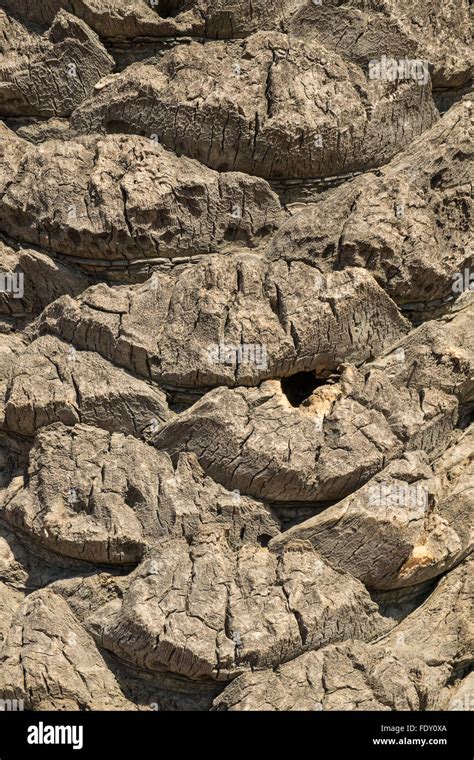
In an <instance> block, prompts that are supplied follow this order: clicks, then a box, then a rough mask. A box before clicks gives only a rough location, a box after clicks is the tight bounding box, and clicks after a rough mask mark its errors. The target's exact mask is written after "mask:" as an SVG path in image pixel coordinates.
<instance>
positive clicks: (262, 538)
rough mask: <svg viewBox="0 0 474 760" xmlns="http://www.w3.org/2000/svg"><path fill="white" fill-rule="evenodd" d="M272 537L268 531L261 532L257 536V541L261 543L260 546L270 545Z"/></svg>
mask: <svg viewBox="0 0 474 760" xmlns="http://www.w3.org/2000/svg"><path fill="white" fill-rule="evenodd" d="M271 539H272V537H271V536H269V535H268V533H260V535H259V536H257V541H258V543H259V544H260V546H263V547H265V546H268V544H269V543H270V541H271Z"/></svg>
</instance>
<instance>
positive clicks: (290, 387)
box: [281, 372, 327, 406]
mask: <svg viewBox="0 0 474 760" xmlns="http://www.w3.org/2000/svg"><path fill="white" fill-rule="evenodd" d="M326 383H327V379H324V378H318V377H316V375H315V374H314V372H297V373H296V375H291V377H283V378H282V380H281V389H282V391H283V393H284V394H285V396H286V397H287V399H288V401H289V402H290V404H291V406H300V404H302V403H303V401H306V399H307V398H309V397H310V396H311V394H312V392H313V391H314V390H315V389H316V388H319V387H320V386H321V385H326Z"/></svg>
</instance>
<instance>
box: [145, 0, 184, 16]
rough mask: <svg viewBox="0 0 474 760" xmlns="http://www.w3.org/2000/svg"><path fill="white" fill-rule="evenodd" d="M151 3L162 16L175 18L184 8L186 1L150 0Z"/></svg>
mask: <svg viewBox="0 0 474 760" xmlns="http://www.w3.org/2000/svg"><path fill="white" fill-rule="evenodd" d="M150 5H151V6H152V8H154V9H155V11H156V12H157V13H158V15H159V16H161V18H174V17H175V16H178V15H179V14H180V13H181V11H182V10H183V9H184V5H185V3H184V0H183V2H176V0H155V2H150Z"/></svg>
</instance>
